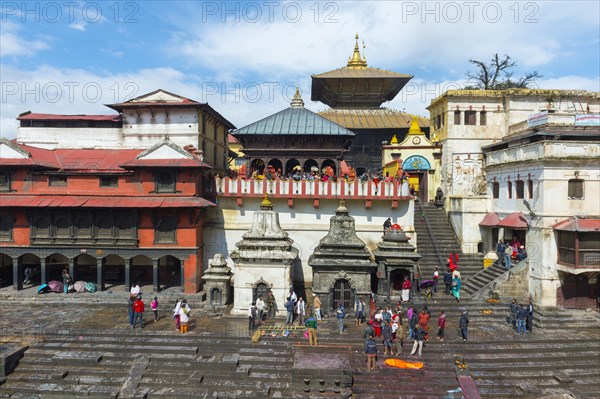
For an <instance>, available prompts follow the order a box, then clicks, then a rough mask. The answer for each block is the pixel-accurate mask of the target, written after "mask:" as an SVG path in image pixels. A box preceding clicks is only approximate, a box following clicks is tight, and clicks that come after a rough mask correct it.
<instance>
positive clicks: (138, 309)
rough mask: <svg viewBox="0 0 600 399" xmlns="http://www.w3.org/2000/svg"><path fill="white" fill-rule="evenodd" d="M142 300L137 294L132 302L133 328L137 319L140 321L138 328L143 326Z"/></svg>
mask: <svg viewBox="0 0 600 399" xmlns="http://www.w3.org/2000/svg"><path fill="white" fill-rule="evenodd" d="M144 310H145V309H144V301H142V296H141V295H138V296H137V298H136V300H135V302H134V303H133V313H134V315H133V328H135V326H136V325H137V321H138V320H139V321H140V330H141V329H143V327H144V321H143V315H144Z"/></svg>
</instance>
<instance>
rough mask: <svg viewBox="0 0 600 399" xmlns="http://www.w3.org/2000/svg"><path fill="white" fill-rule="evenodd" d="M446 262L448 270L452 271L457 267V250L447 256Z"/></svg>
mask: <svg viewBox="0 0 600 399" xmlns="http://www.w3.org/2000/svg"><path fill="white" fill-rule="evenodd" d="M448 263H450V270H451V271H454V270H456V269H458V251H454V252H452V253H451V254H450V256H449V257H448Z"/></svg>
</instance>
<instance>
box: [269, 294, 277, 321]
mask: <svg viewBox="0 0 600 399" xmlns="http://www.w3.org/2000/svg"><path fill="white" fill-rule="evenodd" d="M275 314H277V304H276V303H275V295H273V291H269V295H267V317H268V318H271V317H274V316H275Z"/></svg>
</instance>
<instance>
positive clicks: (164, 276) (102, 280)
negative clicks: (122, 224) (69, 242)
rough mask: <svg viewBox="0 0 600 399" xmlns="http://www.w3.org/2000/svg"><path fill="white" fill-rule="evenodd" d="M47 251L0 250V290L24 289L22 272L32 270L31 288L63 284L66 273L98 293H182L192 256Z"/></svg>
mask: <svg viewBox="0 0 600 399" xmlns="http://www.w3.org/2000/svg"><path fill="white" fill-rule="evenodd" d="M90 252H92V253H93V254H90V253H87V252H86V250H83V249H71V248H69V249H62V250H61V249H56V248H53V249H48V248H40V249H37V248H36V249H34V248H28V249H26V250H25V249H23V248H21V249H17V248H6V247H5V248H0V288H1V287H6V286H9V285H11V284H12V286H13V289H15V290H21V289H23V280H24V279H25V274H24V272H25V269H26V268H30V269H31V272H32V273H31V278H30V280H31V284H32V285H34V286H37V285H41V284H46V283H48V282H49V281H52V280H58V281H61V282H62V271H63V269H66V270H68V272H69V274H70V275H71V277H72V278H73V281H80V280H81V281H88V282H93V283H95V284H96V286H97V290H98V291H102V290H105V289H107V288H111V287H115V286H120V285H123V286H124V289H125V290H127V291H129V287H130V286H131V285H132V284H134V283H137V284H139V285H150V284H152V287H153V292H159V291H160V290H161V289H164V288H168V287H180V288H181V289H182V290H183V287H184V283H183V278H184V261H185V260H186V259H187V258H188V257H189V255H191V253H189V251H185V250H157V249H148V250H140V249H135V250H131V251H128V250H124V249H119V250H117V251H115V250H114V249H106V250H104V249H96V248H94V249H93V250H90Z"/></svg>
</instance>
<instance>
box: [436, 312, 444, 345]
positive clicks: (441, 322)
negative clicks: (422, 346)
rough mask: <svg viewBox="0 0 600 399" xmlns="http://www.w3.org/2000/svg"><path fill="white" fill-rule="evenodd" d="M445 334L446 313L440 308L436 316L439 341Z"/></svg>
mask: <svg viewBox="0 0 600 399" xmlns="http://www.w3.org/2000/svg"><path fill="white" fill-rule="evenodd" d="M445 336H446V314H445V313H444V311H443V310H442V311H441V312H440V315H439V316H438V333H437V339H439V340H440V341H443V340H444V337H445Z"/></svg>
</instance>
